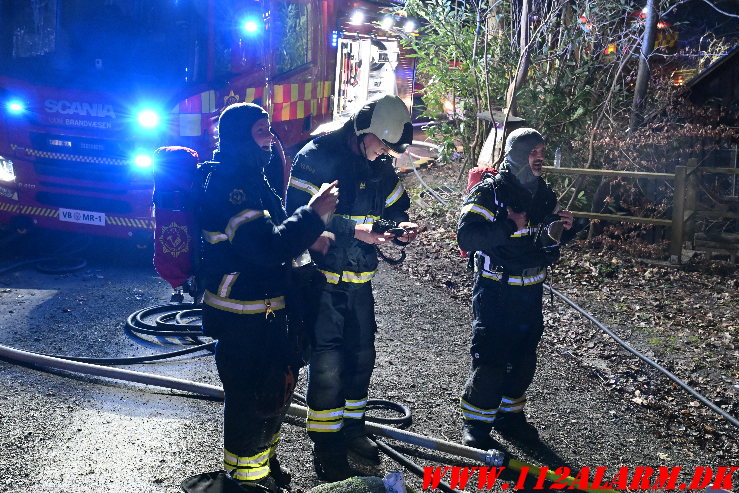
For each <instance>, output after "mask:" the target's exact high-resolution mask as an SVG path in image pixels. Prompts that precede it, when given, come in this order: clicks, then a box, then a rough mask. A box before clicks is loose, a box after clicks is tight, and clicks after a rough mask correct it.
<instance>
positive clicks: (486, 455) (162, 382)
mask: <svg viewBox="0 0 739 493" xmlns="http://www.w3.org/2000/svg"><path fill="white" fill-rule="evenodd" d="M0 358H3V359H8V360H11V361H18V362H22V363H26V364H30V365H35V366H42V367H47V368H54V369H58V370H65V371H70V372H77V373H84V374H87V375H94V376H99V377H106V378H113V379H119V380H125V381H128V382H137V383H142V384H145V385H153V386H157V387H164V388H169V389H173V390H181V391H185V392H191V393H195V394H200V395H204V396H207V397H212V398H215V399H217V400H223V388H222V387H218V386H215V385H209V384H204V383H200V382H193V381H190V380H183V379H179V378H173V377H165V376H162V375H155V374H152V373H144V372H137V371H132V370H126V369H123V368H111V367H108V366H101V365H93V364H89V363H81V362H77V361H70V360H65V359H60V358H54V357H51V356H44V355H41V354H36V353H31V352H28V351H21V350H19V349H14V348H11V347H7V346H3V345H0ZM287 414H289V415H290V416H293V417H296V418H300V419H302V420H303V421H305V419H306V417H307V415H308V409H307V408H306V407H303V406H299V405H297V404H295V403H293V404H291V405H290V408H289V409H288V412H287ZM366 427H367V431H368V432H369V433H372V434H373V435H376V436H381V437H385V438H392V439H394V440H399V441H402V442H405V443H408V444H410V445H415V446H418V447H423V448H427V449H430V450H436V451H439V452H444V453H448V454H452V455H456V456H458V457H462V458H466V459H470V460H474V461H477V462H481V463H483V464H485V465H486V466H490V467H503V466H504V465H510V466H512V467H514V468H518V469H520V468H521V467H528V465H527V464H525V463H523V462H519V461H513V460H507V461H506V455H505V453H504V452H501V451H499V450H494V449H491V450H487V451H485V450H479V449H475V448H471V447H467V446H465V445H460V444H456V443H453V442H448V441H446V440H442V439H438V438H432V437H426V436H424V435H419V434H418V433H413V432H411V431H407V430H400V429H398V428H393V427H390V426H386V425H383V424H380V423H372V422H368V423H366ZM534 467H535V466H534ZM567 479H570V478H567ZM573 481H574V479H573ZM585 491H588V490H585ZM598 493H615V492H614V491H613V490H605V489H603V490H598Z"/></svg>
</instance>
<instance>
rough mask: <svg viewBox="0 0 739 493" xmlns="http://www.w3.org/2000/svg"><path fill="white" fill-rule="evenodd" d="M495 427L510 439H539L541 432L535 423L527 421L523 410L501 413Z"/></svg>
mask: <svg viewBox="0 0 739 493" xmlns="http://www.w3.org/2000/svg"><path fill="white" fill-rule="evenodd" d="M493 428H494V429H495V431H497V432H498V433H500V434H501V435H503V436H504V437H505V438H508V439H509V440H516V441H519V442H528V443H531V442H538V441H539V432H538V431H536V428H534V425H532V424H531V423H529V422H528V421H526V415H524V413H523V411H521V412H517V413H499V414H498V416H497V417H496V418H495V421H494V422H493Z"/></svg>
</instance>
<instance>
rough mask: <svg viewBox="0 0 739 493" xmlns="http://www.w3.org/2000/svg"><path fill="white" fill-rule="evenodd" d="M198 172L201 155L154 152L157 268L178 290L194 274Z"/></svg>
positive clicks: (164, 149) (174, 149) (171, 148)
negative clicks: (199, 156)
mask: <svg viewBox="0 0 739 493" xmlns="http://www.w3.org/2000/svg"><path fill="white" fill-rule="evenodd" d="M197 170H198V153H197V152H195V151H194V150H192V149H189V148H187V147H179V146H168V147H160V148H159V149H157V150H156V151H155V152H154V222H155V229H154V268H155V269H156V271H157V273H158V274H159V275H160V276H161V278H162V279H164V280H165V281H167V282H168V283H169V284H171V285H172V288H173V289H175V290H176V289H178V288H181V287H183V284H185V283H186V282H187V281H188V280H189V279H190V278H191V276H193V275H194V273H195V264H196V259H197V256H196V255H197V254H196V251H197V249H198V246H199V239H200V233H199V230H198V227H197V218H196V212H197V201H196V197H195V195H196V193H197V190H198V188H197V186H196V183H197V181H198V180H197V176H198V173H197ZM188 291H189V290H188Z"/></svg>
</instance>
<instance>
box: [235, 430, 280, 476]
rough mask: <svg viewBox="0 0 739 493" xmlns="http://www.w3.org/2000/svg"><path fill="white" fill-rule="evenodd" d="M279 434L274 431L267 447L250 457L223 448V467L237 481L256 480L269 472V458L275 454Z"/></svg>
mask: <svg viewBox="0 0 739 493" xmlns="http://www.w3.org/2000/svg"><path fill="white" fill-rule="evenodd" d="M279 443H280V434H279V432H278V433H275V435H274V436H273V437H272V440H271V443H270V445H269V448H268V449H267V450H265V451H262V452H260V453H258V454H256V455H254V456H251V457H239V456H237V455H235V454H232V453H231V452H229V451H228V450H226V449H225V448H224V449H223V468H224V469H225V470H226V471H227V472H228V473H229V474H231V475H232V477H233V478H234V479H237V480H239V481H256V480H258V479H261V478H263V477H265V476H266V475H267V474H269V472H270V470H269V460H270V459H271V458H272V457H274V456H275V455H276V454H277V445H279Z"/></svg>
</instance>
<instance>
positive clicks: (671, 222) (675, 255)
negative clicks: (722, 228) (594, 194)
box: [544, 159, 739, 263]
mask: <svg viewBox="0 0 739 493" xmlns="http://www.w3.org/2000/svg"><path fill="white" fill-rule="evenodd" d="M544 169H545V170H546V172H547V173H548V174H558V175H567V176H573V177H577V176H608V177H612V178H619V177H620V178H635V179H638V178H641V179H648V180H665V181H672V182H674V187H675V191H674V194H673V203H672V218H671V219H658V218H652V217H637V216H622V215H619V214H601V213H596V212H579V211H573V214H574V215H575V216H576V217H584V218H588V219H601V220H604V221H620V222H627V223H640V224H654V225H659V226H666V227H668V228H670V261H671V262H673V263H680V258H681V254H682V248H683V241H684V240H685V232H686V230H687V231H692V226H691V225H692V223H693V222H694V221H695V218H696V217H698V216H704V217H712V218H724V219H739V214H738V213H736V212H729V211H727V212H723V211H713V210H705V209H701V208H700V207H698V201H697V196H698V189H699V180H700V176H701V175H705V174H727V175H739V169H737V168H711V167H703V166H698V165H697V161H696V160H694V159H691V160H689V161H688V165H687V166H677V167H676V168H675V173H674V174H673V173H647V172H641V171H613V170H603V169H583V168H555V167H553V166H545V167H544ZM737 251H739V246H738V245H734V249H733V250H731V249H730V250H729V253H730V255H731V257H732V259H735V258H736V254H737Z"/></svg>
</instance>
